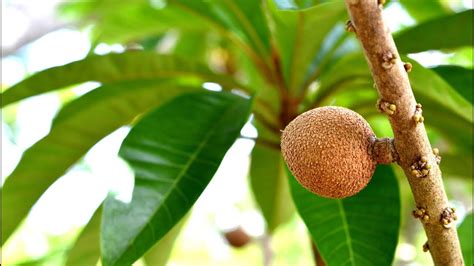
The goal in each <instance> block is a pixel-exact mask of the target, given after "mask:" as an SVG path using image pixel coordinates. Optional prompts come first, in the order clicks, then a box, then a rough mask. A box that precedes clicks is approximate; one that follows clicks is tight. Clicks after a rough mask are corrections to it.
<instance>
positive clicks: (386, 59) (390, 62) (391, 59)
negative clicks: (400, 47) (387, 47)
mask: <svg viewBox="0 0 474 266" xmlns="http://www.w3.org/2000/svg"><path fill="white" fill-rule="evenodd" d="M396 63H397V56H396V55H395V54H394V53H392V52H390V51H388V52H385V53H383V54H382V67H383V68H384V69H390V68H392V67H393V66H394V65H395V64H396Z"/></svg>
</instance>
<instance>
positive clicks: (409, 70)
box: [403, 63, 413, 73]
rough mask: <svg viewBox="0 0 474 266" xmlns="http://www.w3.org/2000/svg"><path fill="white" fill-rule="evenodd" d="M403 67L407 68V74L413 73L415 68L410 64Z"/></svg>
mask: <svg viewBox="0 0 474 266" xmlns="http://www.w3.org/2000/svg"><path fill="white" fill-rule="evenodd" d="M403 67H404V68H405V71H406V72H407V73H409V72H411V70H412V68H413V66H412V65H411V64H410V63H405V64H403Z"/></svg>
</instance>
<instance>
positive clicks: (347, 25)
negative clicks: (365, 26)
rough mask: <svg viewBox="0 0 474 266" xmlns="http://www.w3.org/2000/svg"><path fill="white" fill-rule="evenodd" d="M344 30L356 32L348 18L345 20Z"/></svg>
mask: <svg viewBox="0 0 474 266" xmlns="http://www.w3.org/2000/svg"><path fill="white" fill-rule="evenodd" d="M346 31H347V32H354V33H357V32H356V28H355V26H354V24H353V23H352V21H350V20H348V21H346Z"/></svg>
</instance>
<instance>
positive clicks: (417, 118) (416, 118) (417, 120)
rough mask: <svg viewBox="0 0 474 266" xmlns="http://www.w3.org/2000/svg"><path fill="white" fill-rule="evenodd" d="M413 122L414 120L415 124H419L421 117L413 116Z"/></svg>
mask: <svg viewBox="0 0 474 266" xmlns="http://www.w3.org/2000/svg"><path fill="white" fill-rule="evenodd" d="M413 120H415V122H417V123H418V122H420V120H421V115H419V114H416V115H414V116H413Z"/></svg>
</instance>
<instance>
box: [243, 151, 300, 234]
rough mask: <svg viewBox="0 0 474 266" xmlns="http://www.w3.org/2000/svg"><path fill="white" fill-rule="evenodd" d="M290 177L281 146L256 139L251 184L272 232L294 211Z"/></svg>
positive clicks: (251, 168)
mask: <svg viewBox="0 0 474 266" xmlns="http://www.w3.org/2000/svg"><path fill="white" fill-rule="evenodd" d="M287 179H288V177H287V175H286V170H285V164H284V162H283V158H282V157H281V152H280V150H277V149H275V148H274V147H267V146H263V145H261V144H259V143H257V144H256V145H255V147H254V148H253V151H252V154H251V163H250V184H251V187H252V191H253V195H254V197H255V200H256V201H257V203H258V205H259V206H260V209H261V210H262V213H263V216H264V217H265V220H266V222H267V228H268V231H269V232H270V233H271V232H273V231H274V230H275V229H276V228H277V227H278V225H280V224H282V223H285V222H287V221H288V220H289V219H290V218H291V217H292V215H293V213H294V206H293V203H292V201H291V195H290V190H289V187H288V181H287Z"/></svg>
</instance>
